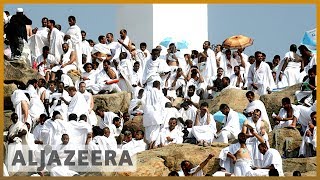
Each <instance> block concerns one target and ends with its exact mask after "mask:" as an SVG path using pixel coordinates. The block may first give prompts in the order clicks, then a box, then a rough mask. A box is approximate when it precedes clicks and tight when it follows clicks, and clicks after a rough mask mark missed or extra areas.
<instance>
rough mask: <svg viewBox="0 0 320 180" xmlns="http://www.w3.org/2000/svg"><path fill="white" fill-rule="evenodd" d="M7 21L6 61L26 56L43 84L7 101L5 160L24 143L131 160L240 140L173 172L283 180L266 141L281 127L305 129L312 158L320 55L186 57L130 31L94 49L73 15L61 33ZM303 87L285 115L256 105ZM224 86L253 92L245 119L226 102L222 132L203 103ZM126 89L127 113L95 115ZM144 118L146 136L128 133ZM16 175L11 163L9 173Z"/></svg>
mask: <svg viewBox="0 0 320 180" xmlns="http://www.w3.org/2000/svg"><path fill="white" fill-rule="evenodd" d="M4 14H6V16H5V19H4V22H5V28H6V29H9V30H8V31H5V33H6V34H5V49H4V56H5V59H6V60H8V61H16V60H19V58H21V56H23V55H27V56H28V58H27V60H26V63H27V64H29V65H30V67H31V68H33V69H34V70H35V71H38V72H39V74H40V75H41V76H42V77H43V78H40V79H30V80H29V81H28V83H27V84H26V85H25V84H23V83H19V84H17V87H18V89H17V90H15V91H14V92H13V94H12V96H11V100H12V103H13V106H14V112H13V113H12V115H11V120H12V125H11V126H10V127H9V128H8V131H6V133H7V135H6V139H5V140H6V163H8V162H10V161H12V158H13V157H12V156H10V153H11V152H13V151H14V150H16V149H19V147H20V148H21V147H22V146H21V145H28V146H29V147H30V148H33V147H34V146H35V145H37V144H41V145H51V146H52V147H59V148H57V149H58V150H65V149H72V148H76V147H78V146H80V145H87V147H88V148H91V149H100V150H115V151H119V150H128V151H129V153H130V155H131V156H133V155H135V154H137V153H139V152H142V151H146V150H150V149H154V148H162V147H164V146H168V145H170V144H181V143H191V144H196V145H200V146H210V145H211V143H214V142H222V143H229V144H230V142H231V141H232V140H234V139H238V143H236V144H230V146H228V147H226V148H224V149H223V150H222V151H221V152H220V154H215V155H213V154H209V156H208V157H207V159H205V160H204V161H203V162H202V163H201V164H199V165H198V166H196V165H193V164H192V163H191V162H190V161H188V160H185V161H183V162H181V170H180V171H179V172H171V173H170V174H169V175H170V176H171V175H172V176H175V175H176V176H189V175H193V176H203V175H204V173H203V171H202V169H203V167H204V166H205V165H206V164H207V163H208V161H209V160H210V159H211V158H212V157H213V156H216V157H217V158H219V159H220V166H221V168H219V171H217V172H216V173H215V174H214V176H269V175H270V176H272V175H279V176H283V169H282V157H283V155H280V154H279V152H278V151H277V150H275V149H273V148H271V147H270V145H269V143H268V133H269V132H271V131H272V130H275V129H280V128H298V129H299V130H300V132H301V136H302V144H301V147H300V151H299V157H311V156H315V155H316V97H315V95H316V55H315V54H314V53H312V51H310V50H309V49H308V48H307V47H306V46H304V45H300V46H299V47H297V46H296V45H294V44H292V45H290V47H289V49H288V50H289V51H288V53H286V54H285V55H284V56H283V57H282V58H281V57H280V56H279V55H275V56H274V58H273V60H272V62H268V61H267V60H266V55H265V54H264V53H263V52H260V51H257V52H255V53H254V55H252V56H248V55H246V54H245V49H244V48H242V49H235V50H230V49H223V47H222V46H221V45H216V46H212V45H211V43H210V42H209V41H205V42H204V43H203V50H199V51H198V50H192V51H190V52H185V53H182V52H183V50H179V49H177V48H176V46H175V44H174V43H171V44H170V45H169V46H168V47H163V46H160V45H159V46H156V47H155V48H153V49H152V50H151V52H149V51H148V49H147V44H146V43H144V42H141V43H140V44H139V48H138V46H137V45H135V44H134V42H132V41H131V40H130V38H129V36H128V32H127V31H126V30H125V29H121V30H120V38H119V39H116V40H115V39H114V35H113V33H110V32H109V33H106V35H101V36H99V37H98V42H97V43H95V42H94V41H93V40H87V39H86V32H85V31H84V30H83V29H81V28H80V27H78V26H77V25H76V18H75V17H74V16H69V17H68V19H67V20H68V22H69V25H70V27H69V28H68V29H67V31H66V32H65V33H64V32H62V31H61V26H60V25H58V24H56V23H55V21H54V20H52V19H48V18H46V17H44V18H42V27H39V28H34V29H32V28H31V25H32V21H31V20H30V19H29V18H27V17H26V16H25V15H24V14H23V9H22V8H18V9H17V13H16V14H15V15H13V16H10V14H9V12H6V13H4ZM14 28H16V29H18V30H17V31H12V29H14ZM136 43H138V42H136ZM298 50H299V53H300V54H298V53H297V51H298ZM26 52H27V53H26ZM71 75H73V76H78V77H80V78H78V79H76V80H75V79H74V78H72V76H71ZM299 83H301V88H300V90H299V91H297V92H296V98H297V102H292V101H291V100H290V99H289V98H288V97H283V98H282V104H281V105H282V107H281V109H280V110H279V112H274V113H273V114H272V117H268V114H267V110H266V108H265V105H264V103H263V102H262V101H260V100H258V99H257V98H255V96H256V95H264V94H270V93H273V92H275V91H281V90H282V89H283V88H285V87H288V86H292V85H295V84H299ZM228 89H239V90H245V91H247V92H246V98H247V99H248V105H247V107H246V109H245V110H244V111H243V112H241V113H243V114H244V115H245V116H246V119H245V120H244V122H243V121H240V116H239V113H238V112H236V111H234V110H233V109H232V108H230V107H229V106H228V102H229V101H230V100H227V99H226V101H225V103H224V104H221V105H219V106H220V109H219V110H220V111H221V114H220V116H222V118H223V121H222V126H221V128H218V129H217V124H218V123H217V122H216V119H214V116H213V114H215V113H216V112H210V110H209V109H208V108H209V105H208V103H207V102H202V101H201V100H206V99H214V98H216V97H217V96H218V95H219V94H220V93H221V92H222V91H226V90H228ZM122 91H126V92H128V93H130V94H131V96H130V97H131V100H130V103H129V104H130V105H129V108H128V111H127V112H120V111H117V112H111V111H110V110H108V109H107V108H105V107H102V106H99V107H96V108H94V107H95V105H94V98H93V97H94V95H96V94H111V93H117V92H122ZM177 98H182V103H181V104H180V106H179V107H175V106H173V102H174V101H175V100H176V99H177ZM230 98H232V97H230ZM212 113H213V114H212ZM141 116H142V119H143V128H144V129H132V128H125V127H126V126H125V123H126V122H130V121H133V119H135V118H137V117H141ZM271 122H273V124H274V125H273V127H272V126H271ZM61 147H62V148H61ZM6 165H7V164H6ZM7 167H8V166H4V169H5V168H7ZM19 168H21V166H15V167H14V168H13V169H12V170H10V174H12V173H15V172H19ZM37 171H38V174H39V175H43V173H44V172H45V171H48V172H50V175H51V176H73V175H78V172H76V171H74V170H73V169H72V167H60V166H56V167H52V168H45V169H38V170H37ZM4 172H7V171H4ZM5 175H6V173H5ZM8 175H9V174H8Z"/></svg>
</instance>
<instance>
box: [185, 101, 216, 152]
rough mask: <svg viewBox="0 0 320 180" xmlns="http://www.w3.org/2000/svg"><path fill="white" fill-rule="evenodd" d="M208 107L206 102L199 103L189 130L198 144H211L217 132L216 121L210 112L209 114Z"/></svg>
mask: <svg viewBox="0 0 320 180" xmlns="http://www.w3.org/2000/svg"><path fill="white" fill-rule="evenodd" d="M208 107H209V105H208V103H207V102H203V103H202V104H201V106H200V109H199V110H198V111H197V115H196V119H195V122H194V126H193V127H192V131H191V132H192V134H193V136H194V137H195V138H196V139H197V141H198V145H203V146H208V145H211V142H212V140H213V139H214V137H215V135H216V132H217V128H216V122H215V121H214V119H213V116H212V114H210V112H209V110H208Z"/></svg>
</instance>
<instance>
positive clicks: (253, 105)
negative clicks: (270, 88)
mask: <svg viewBox="0 0 320 180" xmlns="http://www.w3.org/2000/svg"><path fill="white" fill-rule="evenodd" d="M246 97H247V99H248V101H249V103H248V105H247V107H246V109H244V113H243V114H244V115H246V116H247V117H251V116H252V113H253V111H254V110H255V109H259V110H260V111H261V119H262V120H263V121H265V122H266V123H267V124H266V126H268V129H269V131H268V132H271V131H272V128H271V124H270V120H269V116H268V114H267V110H266V107H265V105H264V103H263V102H262V101H261V100H259V99H255V94H254V92H253V91H248V92H246Z"/></svg>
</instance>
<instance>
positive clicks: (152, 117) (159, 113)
mask: <svg viewBox="0 0 320 180" xmlns="http://www.w3.org/2000/svg"><path fill="white" fill-rule="evenodd" d="M165 99H166V98H165V97H164V95H163V93H162V91H161V90H160V82H159V81H154V82H153V87H152V88H147V89H146V90H145V92H144V95H143V98H142V107H143V113H144V114H143V119H144V120H143V126H144V127H145V134H146V135H145V138H146V143H147V144H148V149H152V148H154V146H155V142H156V140H157V139H158V138H159V133H160V125H161V124H162V123H163V115H164V114H163V112H164V105H165V103H166V102H165Z"/></svg>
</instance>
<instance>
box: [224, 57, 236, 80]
mask: <svg viewBox="0 0 320 180" xmlns="http://www.w3.org/2000/svg"><path fill="white" fill-rule="evenodd" d="M227 64H230V65H231V66H232V68H228V66H227ZM238 65H239V63H238V61H237V60H236V59H234V58H233V57H231V58H230V60H228V59H227V57H226V55H225V54H223V55H222V56H221V59H220V67H221V68H223V71H224V77H225V76H226V77H229V78H230V77H231V75H232V74H234V67H235V66H238Z"/></svg>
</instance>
